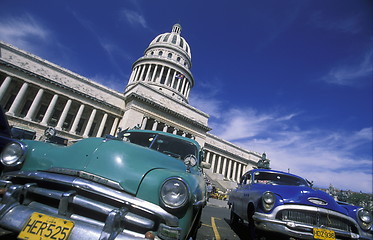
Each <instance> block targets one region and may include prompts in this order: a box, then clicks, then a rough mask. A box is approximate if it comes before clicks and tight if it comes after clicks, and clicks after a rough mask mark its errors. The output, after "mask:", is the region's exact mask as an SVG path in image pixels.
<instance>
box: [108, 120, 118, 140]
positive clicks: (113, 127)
mask: <svg viewBox="0 0 373 240" xmlns="http://www.w3.org/2000/svg"><path fill="white" fill-rule="evenodd" d="M118 121H119V118H115V119H114V122H113V126H112V127H111V130H110V135H112V136H115V132H116V130H117V126H118Z"/></svg>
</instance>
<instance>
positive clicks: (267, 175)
mask: <svg viewBox="0 0 373 240" xmlns="http://www.w3.org/2000/svg"><path fill="white" fill-rule="evenodd" d="M254 183H260V184H272V185H292V186H309V185H308V183H307V181H306V180H304V179H303V178H300V177H296V176H291V175H286V174H281V173H275V172H255V173H254Z"/></svg>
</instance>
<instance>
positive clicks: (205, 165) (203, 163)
mask: <svg viewBox="0 0 373 240" xmlns="http://www.w3.org/2000/svg"><path fill="white" fill-rule="evenodd" d="M201 167H202V168H206V169H210V168H211V163H208V162H201Z"/></svg>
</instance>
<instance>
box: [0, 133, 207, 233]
mask: <svg viewBox="0 0 373 240" xmlns="http://www.w3.org/2000/svg"><path fill="white" fill-rule="evenodd" d="M202 156H203V151H202V149H201V147H200V146H199V144H198V143H197V142H196V141H194V140H192V139H189V138H184V137H181V136H177V135H173V134H169V133H165V132H157V131H147V130H128V131H123V132H121V134H120V138H118V137H111V136H108V137H105V138H87V139H82V140H80V141H78V142H76V143H74V144H72V145H70V146H62V145H56V144H53V143H48V142H41V141H31V140H24V141H22V142H17V143H14V144H12V145H9V146H8V147H7V148H5V149H4V151H3V152H2V154H1V162H2V163H3V165H4V174H3V176H2V179H1V180H0V192H1V193H2V196H1V199H0V200H1V201H0V202H1V203H0V227H1V228H2V229H5V230H6V231H8V232H10V233H14V234H15V235H16V236H18V238H19V239H33V238H37V239H39V237H40V239H61V240H62V239H64V240H65V239H69V240H76V239H78V240H82V239H145V238H146V239H189V238H193V239H195V237H196V234H197V230H198V228H199V226H200V217H201V212H202V208H203V207H204V206H205V205H206V185H205V181H204V178H203V173H202V168H203V167H208V164H205V162H202ZM52 236H53V238H52Z"/></svg>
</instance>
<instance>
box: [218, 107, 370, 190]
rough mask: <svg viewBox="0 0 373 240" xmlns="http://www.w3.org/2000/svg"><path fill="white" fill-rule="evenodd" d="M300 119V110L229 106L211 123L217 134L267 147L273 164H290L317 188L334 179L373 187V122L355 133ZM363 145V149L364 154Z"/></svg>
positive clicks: (283, 166) (335, 182)
mask: <svg viewBox="0 0 373 240" xmlns="http://www.w3.org/2000/svg"><path fill="white" fill-rule="evenodd" d="M298 118H302V114H299V113H290V114H289V113H287V114H280V113H278V112H277V113H276V112H271V113H259V112H258V111H255V110H254V109H230V110H226V111H224V112H222V116H221V118H220V119H218V120H215V121H214V122H213V123H212V124H211V125H212V126H213V130H212V131H213V134H215V135H217V136H219V137H222V138H224V139H227V140H229V141H231V142H233V143H235V144H237V145H239V146H241V147H243V148H245V149H249V150H252V151H255V152H266V153H267V156H268V157H269V158H270V159H271V167H272V168H274V169H277V170H282V171H287V170H288V169H290V171H291V172H293V173H295V174H298V175H300V176H303V177H306V178H308V179H310V180H313V181H314V182H315V185H317V186H321V187H328V186H329V184H333V186H335V187H338V188H341V189H344V190H348V189H351V190H354V191H360V190H361V191H364V192H372V157H371V156H369V149H370V152H371V148H370V147H369V146H371V143H372V127H367V128H363V129H361V130H359V131H356V132H348V131H346V130H326V129H319V128H313V129H302V128H301V127H299V126H298V124H297V123H298V120H299V119H298ZM361 148H364V149H366V150H364V151H365V153H366V155H365V156H364V154H360V150H361Z"/></svg>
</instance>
